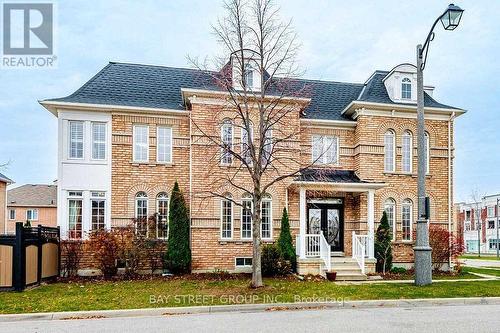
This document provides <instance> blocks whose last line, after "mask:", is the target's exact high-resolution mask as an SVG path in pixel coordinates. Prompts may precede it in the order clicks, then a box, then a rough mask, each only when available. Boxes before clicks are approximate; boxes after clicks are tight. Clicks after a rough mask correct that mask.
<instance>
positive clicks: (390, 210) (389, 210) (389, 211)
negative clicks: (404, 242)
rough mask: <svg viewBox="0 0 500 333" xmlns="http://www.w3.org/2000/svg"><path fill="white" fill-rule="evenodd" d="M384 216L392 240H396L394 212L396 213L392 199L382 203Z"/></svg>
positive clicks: (394, 202)
mask: <svg viewBox="0 0 500 333" xmlns="http://www.w3.org/2000/svg"><path fill="white" fill-rule="evenodd" d="M384 210H385V214H386V215H387V222H388V223H389V226H390V227H391V232H392V239H396V221H395V212H396V201H395V200H394V199H393V198H389V199H387V200H386V201H385V203H384Z"/></svg>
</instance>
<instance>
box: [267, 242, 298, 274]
mask: <svg viewBox="0 0 500 333" xmlns="http://www.w3.org/2000/svg"><path fill="white" fill-rule="evenodd" d="M291 269H292V267H291V263H290V261H288V260H286V259H285V258H283V255H282V253H281V251H280V249H279V248H278V246H277V245H275V244H267V245H264V246H263V247H262V276H266V277H271V276H278V275H287V274H290V272H291Z"/></svg>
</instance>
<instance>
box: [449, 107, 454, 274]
mask: <svg viewBox="0 0 500 333" xmlns="http://www.w3.org/2000/svg"><path fill="white" fill-rule="evenodd" d="M453 119H455V112H454V111H453V112H452V114H451V116H450V119H449V120H448V232H450V233H451V219H452V217H451V214H452V202H451V197H452V194H451V191H452V187H451V182H452V179H451V177H452V173H451V139H452V137H451V123H452V121H453ZM450 247H451V238H450V239H449V240H448V248H450ZM448 267H449V268H450V269H451V256H448Z"/></svg>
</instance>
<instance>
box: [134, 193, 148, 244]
mask: <svg viewBox="0 0 500 333" xmlns="http://www.w3.org/2000/svg"><path fill="white" fill-rule="evenodd" d="M135 220H136V224H135V232H136V233H137V234H138V235H141V236H146V237H147V235H148V195H147V194H146V193H145V192H137V194H136V195H135Z"/></svg>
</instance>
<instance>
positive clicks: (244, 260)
mask: <svg viewBox="0 0 500 333" xmlns="http://www.w3.org/2000/svg"><path fill="white" fill-rule="evenodd" d="M238 259H243V265H238ZM248 259H250V261H252V262H253V258H252V257H235V258H234V267H239V268H246V267H252V264H249V265H248V264H247V260H248Z"/></svg>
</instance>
